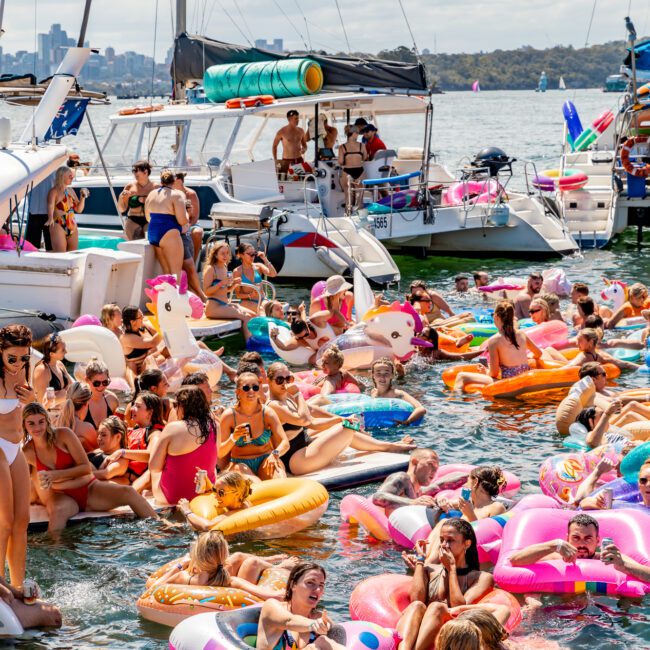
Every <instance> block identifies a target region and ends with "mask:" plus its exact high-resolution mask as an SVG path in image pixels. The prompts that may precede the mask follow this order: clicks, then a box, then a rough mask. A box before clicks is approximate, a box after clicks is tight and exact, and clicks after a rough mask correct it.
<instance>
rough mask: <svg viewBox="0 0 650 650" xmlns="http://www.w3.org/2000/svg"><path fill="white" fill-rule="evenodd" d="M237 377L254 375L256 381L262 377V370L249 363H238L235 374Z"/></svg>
mask: <svg viewBox="0 0 650 650" xmlns="http://www.w3.org/2000/svg"><path fill="white" fill-rule="evenodd" d="M235 374H236V375H237V377H239V375H246V374H248V375H255V376H256V377H257V378H258V379H261V377H262V370H261V369H260V367H259V366H258V365H256V364H254V363H251V362H250V361H240V362H239V364H238V365H237V372H236V373H235Z"/></svg>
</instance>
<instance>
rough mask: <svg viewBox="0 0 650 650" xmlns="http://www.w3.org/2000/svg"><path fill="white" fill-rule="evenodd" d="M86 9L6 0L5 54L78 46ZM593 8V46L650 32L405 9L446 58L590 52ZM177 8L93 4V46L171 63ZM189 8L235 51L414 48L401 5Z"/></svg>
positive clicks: (588, 1)
mask: <svg viewBox="0 0 650 650" xmlns="http://www.w3.org/2000/svg"><path fill="white" fill-rule="evenodd" d="M84 2H85V0H6V8H5V15H4V22H3V25H2V26H3V28H4V29H5V34H4V35H3V36H2V38H1V39H0V45H1V46H2V47H3V49H4V51H5V52H15V51H16V50H18V49H24V50H35V49H36V48H35V40H36V39H35V34H36V33H38V32H47V31H48V30H49V27H50V25H51V24H52V23H56V22H58V23H61V25H62V27H63V28H64V29H66V30H67V31H68V35H69V36H72V37H74V38H75V39H76V38H77V36H78V33H79V27H80V25H81V16H82V13H83V7H84ZM594 4H595V11H594V17H593V23H592V25H591V29H590V31H589V38H588V42H589V44H590V45H592V44H595V43H604V42H607V41H612V40H620V39H622V38H623V37H624V35H625V30H624V25H623V18H624V17H625V16H626V15H627V14H628V11H629V12H630V15H631V16H632V20H633V21H634V23H635V26H636V30H637V33H638V34H639V35H641V34H646V33H647V28H648V27H650V25H649V24H648V23H649V20H650V19H649V11H650V0H402V6H403V7H404V11H405V12H406V15H407V18H408V20H409V23H410V25H411V29H412V30H413V35H414V37H415V42H416V44H417V46H418V48H419V49H420V50H422V49H424V48H428V49H429V50H430V51H431V52H434V51H435V52H439V53H442V52H447V53H453V52H478V51H487V52H489V51H492V50H495V49H504V50H509V49H515V48H518V47H521V46H522V45H531V46H533V47H536V48H547V47H552V46H554V45H569V44H571V45H573V46H574V47H583V46H584V44H585V41H586V40H587V32H588V29H589V22H590V16H591V14H592V9H593V8H594ZM172 5H175V2H174V0H135V1H134V0H93V5H92V9H91V14H90V21H89V25H88V31H87V39H88V40H89V41H90V44H91V46H92V47H95V48H98V49H100V50H102V51H103V50H104V48H106V47H108V46H112V47H114V48H115V49H116V51H117V52H118V53H120V52H124V51H126V50H135V51H137V52H140V53H143V54H148V55H152V54H154V52H155V57H156V59H157V60H163V59H164V57H165V52H166V51H167V49H168V48H169V46H170V45H171V44H172V40H173V30H172V9H171V6H172ZM337 5H338V8H340V14H341V17H342V21H343V25H342V24H341V19H340V18H339V12H338V10H337ZM187 7H188V9H187V24H188V30H189V31H190V32H194V33H199V32H200V33H203V34H205V35H207V36H210V37H212V38H215V39H218V40H223V41H227V42H231V43H242V44H245V43H246V42H247V40H248V41H253V40H254V39H257V38H263V39H268V40H272V39H273V38H283V39H284V42H285V48H287V49H299V48H300V49H304V48H305V46H306V44H307V45H308V44H309V43H311V46H312V47H313V48H314V49H325V50H327V51H363V52H371V53H374V52H378V51H379V50H381V49H391V48H394V47H397V46H399V45H407V46H408V47H411V46H412V43H413V41H412V39H411V37H410V35H409V30H408V26H407V23H406V21H405V20H404V17H403V15H402V12H401V9H400V1H399V0H370V1H365V0H361V1H360V0H187ZM156 16H157V18H156ZM156 26H157V28H156ZM343 26H344V27H345V30H344V29H343ZM344 32H345V34H346V35H347V41H346V36H345V35H344ZM348 42H349V47H348V44H347V43H348Z"/></svg>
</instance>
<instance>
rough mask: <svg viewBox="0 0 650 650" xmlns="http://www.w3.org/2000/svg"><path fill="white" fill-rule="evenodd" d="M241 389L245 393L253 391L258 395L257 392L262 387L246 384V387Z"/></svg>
mask: <svg viewBox="0 0 650 650" xmlns="http://www.w3.org/2000/svg"><path fill="white" fill-rule="evenodd" d="M241 389H242V390H243V391H244V392H245V393H248V391H251V390H252V391H253V392H255V393H257V391H258V390H259V389H260V385H259V384H244V385H243V386H242V387H241Z"/></svg>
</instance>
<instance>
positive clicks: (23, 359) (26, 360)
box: [7, 354, 32, 363]
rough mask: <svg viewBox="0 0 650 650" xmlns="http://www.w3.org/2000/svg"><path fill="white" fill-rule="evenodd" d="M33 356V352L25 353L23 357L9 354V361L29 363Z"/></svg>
mask: <svg viewBox="0 0 650 650" xmlns="http://www.w3.org/2000/svg"><path fill="white" fill-rule="evenodd" d="M31 358H32V355H31V354H23V356H22V357H16V356H14V355H13V354H8V355H7V363H16V361H21V362H22V363H28V362H29V360H30V359H31Z"/></svg>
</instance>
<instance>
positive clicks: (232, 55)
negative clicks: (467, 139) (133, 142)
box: [171, 33, 428, 92]
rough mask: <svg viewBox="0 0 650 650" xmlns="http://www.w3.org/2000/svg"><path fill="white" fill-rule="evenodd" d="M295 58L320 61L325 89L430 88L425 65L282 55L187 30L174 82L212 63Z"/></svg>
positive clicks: (177, 50) (197, 76)
mask: <svg viewBox="0 0 650 650" xmlns="http://www.w3.org/2000/svg"><path fill="white" fill-rule="evenodd" d="M296 58H309V59H311V60H312V61H316V62H317V63H319V64H320V66H321V68H322V70H323V77H324V85H323V88H324V89H325V90H342V89H350V90H360V89H363V90H370V89H394V90H400V91H415V92H426V91H427V90H428V87H427V81H426V74H425V70H424V66H423V65H422V64H420V63H402V62H401V61H384V60H383V59H377V58H364V59H360V58H357V57H353V56H343V55H341V56H338V55H331V54H317V53H312V52H302V53H298V52H295V53H290V54H279V53H277V52H268V51H267V50H262V49H258V48H255V47H247V46H242V45H232V44H230V43H222V42H221V41H215V40H212V39H211V38H206V37H205V36H193V35H189V34H186V33H183V34H181V35H180V36H178V37H177V38H176V41H175V46H174V59H173V61H172V67H171V75H172V78H173V79H174V81H175V82H177V83H187V82H190V81H200V80H202V79H203V73H204V72H205V70H206V69H207V68H209V67H210V66H212V65H219V64H224V63H255V62H257V61H276V60H280V59H296Z"/></svg>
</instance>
